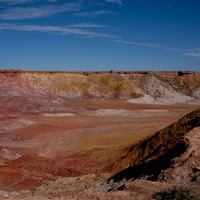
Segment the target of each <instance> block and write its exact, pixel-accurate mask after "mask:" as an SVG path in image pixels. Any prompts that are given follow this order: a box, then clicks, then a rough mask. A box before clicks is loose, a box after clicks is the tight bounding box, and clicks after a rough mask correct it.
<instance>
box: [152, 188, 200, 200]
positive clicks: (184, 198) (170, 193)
mask: <svg viewBox="0 0 200 200" xmlns="http://www.w3.org/2000/svg"><path fill="white" fill-rule="evenodd" d="M153 199H155V200H200V193H198V192H197V191H196V190H195V189H194V188H193V187H190V186H175V187H172V188H168V189H165V190H163V191H160V192H157V193H155V194H154V195H153Z"/></svg>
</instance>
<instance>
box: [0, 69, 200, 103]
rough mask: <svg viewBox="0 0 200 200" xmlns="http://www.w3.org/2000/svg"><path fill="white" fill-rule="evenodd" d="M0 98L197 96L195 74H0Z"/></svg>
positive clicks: (199, 87)
mask: <svg viewBox="0 0 200 200" xmlns="http://www.w3.org/2000/svg"><path fill="white" fill-rule="evenodd" d="M0 82H1V85H0V91H1V96H8V95H11V96H21V97H29V98H31V97H35V98H36V97H41V96H42V97H43V98H44V99H45V98H48V99H49V98H50V97H51V98H55V97H57V98H64V99H77V98H84V99H88V98H97V99H117V98H119V99H132V98H134V99H135V98H138V97H140V98H141V97H145V95H147V96H149V97H151V98H152V99H153V100H156V101H158V102H164V103H170V102H171V103H185V102H193V103H195V101H196V100H197V99H198V98H199V97H200V93H199V91H200V74H199V73H197V72H191V73H190V72H187V73H186V72H185V73H184V72H146V73H145V72H144V73H141V72H140V73H139V72H124V73H123V72H90V73H89V72H85V73H78V72H77V73H72V72H71V73H70V72H23V71H1V72H0Z"/></svg>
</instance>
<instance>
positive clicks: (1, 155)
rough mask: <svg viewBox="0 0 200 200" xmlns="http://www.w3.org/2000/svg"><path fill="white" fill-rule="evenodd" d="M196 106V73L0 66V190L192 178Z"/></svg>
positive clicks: (109, 193)
mask: <svg viewBox="0 0 200 200" xmlns="http://www.w3.org/2000/svg"><path fill="white" fill-rule="evenodd" d="M199 105H200V73H197V72H80V73H72V72H24V71H1V72H0V199H1V198H2V199H4V198H8V199H49V198H51V199H147V198H149V197H150V196H151V195H152V194H153V192H156V191H158V189H161V188H165V187H170V186H172V185H174V184H180V183H183V182H184V183H186V184H187V183H190V182H191V180H193V181H192V183H195V187H198V186H200V180H199V173H200V157H199V155H200V152H199V147H200V144H199V140H200V130H199V126H200V110H199V109H198V108H199ZM195 109H197V110H196V111H194V112H193V113H192V114H190V115H186V114H187V113H190V112H192V111H193V110H195ZM185 115H186V116H185ZM184 116H185V117H184ZM182 117H184V118H182ZM179 119H180V120H179ZM186 122H187V123H186ZM172 123H174V124H172ZM160 130H161V131H160ZM180 141H184V142H180ZM174 152H176V153H174ZM169 154H170V155H171V156H169ZM161 163H162V164H161ZM149 169H151V170H149ZM152 169H153V170H152ZM139 172H140V173H139ZM141 172H142V173H141ZM144 191H145V192H144Z"/></svg>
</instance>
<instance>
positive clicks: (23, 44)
mask: <svg viewBox="0 0 200 200" xmlns="http://www.w3.org/2000/svg"><path fill="white" fill-rule="evenodd" d="M0 68H1V69H11V68H12V69H23V70H25V69H26V70H65V71H79V70H81V71H97V70H98V71H99V70H100V71H101V70H120V71H126V70H133V71H138V70H160V71H163V70H165V71H172V70H173V71H174V70H191V71H200V0H74V1H71V0H62V1H61V0H41V1H40V0H0Z"/></svg>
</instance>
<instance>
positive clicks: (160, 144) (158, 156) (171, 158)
mask: <svg viewBox="0 0 200 200" xmlns="http://www.w3.org/2000/svg"><path fill="white" fill-rule="evenodd" d="M199 126H200V109H197V110H195V111H193V112H191V113H189V114H187V115H186V116H184V117H183V118H181V119H180V120H178V121H177V122H175V123H173V124H171V125H170V126H168V127H166V128H164V129H162V130H160V131H157V132H156V133H154V134H153V135H151V136H149V137H147V138H145V139H143V140H141V141H139V142H137V143H136V144H134V145H132V146H129V147H128V148H127V149H126V151H125V153H124V154H123V155H122V156H121V157H120V158H119V159H118V161H116V162H115V163H114V164H113V169H114V170H116V171H120V170H121V171H120V172H119V173H117V174H115V175H114V176H113V177H112V178H111V179H110V181H114V183H118V184H117V186H116V185H115V184H114V186H112V187H111V189H113V188H118V187H121V186H120V184H119V183H121V184H122V185H123V182H124V181H125V182H126V181H127V180H129V181H130V180H135V179H138V178H139V179H148V180H153V181H155V180H165V181H167V182H169V183H178V182H181V181H182V182H183V181H184V180H185V182H190V181H199V178H198V176H199V164H200V152H199V145H200V142H199ZM195 127H197V128H195Z"/></svg>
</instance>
